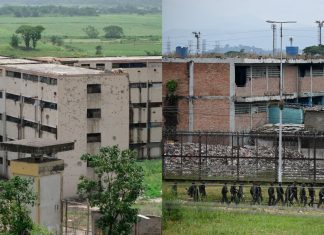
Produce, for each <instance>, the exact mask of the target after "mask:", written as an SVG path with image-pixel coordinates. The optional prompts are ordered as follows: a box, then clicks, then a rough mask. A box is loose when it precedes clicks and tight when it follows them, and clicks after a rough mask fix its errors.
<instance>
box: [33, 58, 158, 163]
mask: <svg viewBox="0 0 324 235" xmlns="http://www.w3.org/2000/svg"><path fill="white" fill-rule="evenodd" d="M38 60H40V61H43V62H50V63H60V64H64V65H70V66H77V67H82V68H90V69H97V70H108V71H109V70H111V69H120V68H121V69H123V70H125V71H126V72H127V73H128V74H129V89H130V116H129V122H130V126H129V128H130V130H129V131H130V135H129V147H130V148H131V149H135V150H137V151H138V154H139V158H154V157H160V156H161V151H160V150H161V144H160V143H161V140H162V58H161V57H160V56H148V57H98V58H52V57H45V58H38Z"/></svg>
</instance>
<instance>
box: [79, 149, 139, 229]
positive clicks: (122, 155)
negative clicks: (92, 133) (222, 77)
mask: <svg viewBox="0 0 324 235" xmlns="http://www.w3.org/2000/svg"><path fill="white" fill-rule="evenodd" d="M135 156H136V154H135V152H134V151H131V150H120V149H119V148H118V146H113V147H105V148H101V149H100V151H99V153H98V154H96V155H91V154H85V155H83V156H82V157H81V160H83V161H85V162H88V164H89V166H90V167H92V168H93V169H94V172H95V174H96V176H97V177H96V180H92V179H88V178H86V177H85V176H81V177H80V183H79V184H78V193H79V195H80V196H81V197H82V198H86V199H87V200H88V201H89V204H90V206H91V207H98V208H99V211H100V213H101V215H102V216H101V218H100V219H99V220H98V222H97V224H98V227H99V228H101V229H102V230H103V231H104V232H105V233H104V234H108V235H119V234H129V233H130V231H131V228H132V225H133V224H134V223H136V220H137V213H138V209H136V208H134V203H135V201H136V199H137V197H138V196H139V195H140V193H141V192H142V191H143V189H144V186H143V178H144V174H143V169H142V168H141V167H140V166H138V165H137V164H136V157H135Z"/></svg>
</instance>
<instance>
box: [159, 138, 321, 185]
mask: <svg viewBox="0 0 324 235" xmlns="http://www.w3.org/2000/svg"><path fill="white" fill-rule="evenodd" d="M163 141H164V149H163V151H164V152H163V178H164V179H165V180H168V179H187V180H240V181H267V182H273V181H276V180H277V172H278V159H279V157H278V135H277V134H261V133H252V134H251V133H205V132H204V133H202V132H195V133H193V132H164V140H163ZM282 159H283V165H282V172H283V181H287V182H288V181H295V180H297V181H304V182H313V181H314V182H324V136H323V135H319V134H305V133H293V134H287V133H285V134H284V135H283V144H282Z"/></svg>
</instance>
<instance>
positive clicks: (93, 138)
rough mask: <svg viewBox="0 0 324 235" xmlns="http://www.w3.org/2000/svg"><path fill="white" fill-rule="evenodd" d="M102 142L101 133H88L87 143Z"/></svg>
mask: <svg viewBox="0 0 324 235" xmlns="http://www.w3.org/2000/svg"><path fill="white" fill-rule="evenodd" d="M96 142H99V143H100V142H101V133H90V134H87V143H96Z"/></svg>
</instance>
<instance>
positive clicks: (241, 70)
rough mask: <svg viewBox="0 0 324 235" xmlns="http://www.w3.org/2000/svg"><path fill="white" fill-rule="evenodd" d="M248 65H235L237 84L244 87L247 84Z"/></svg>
mask: <svg viewBox="0 0 324 235" xmlns="http://www.w3.org/2000/svg"><path fill="white" fill-rule="evenodd" d="M247 68H248V67H246V66H236V67H235V84H236V86H238V87H244V86H245V85H246V70H247Z"/></svg>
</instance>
